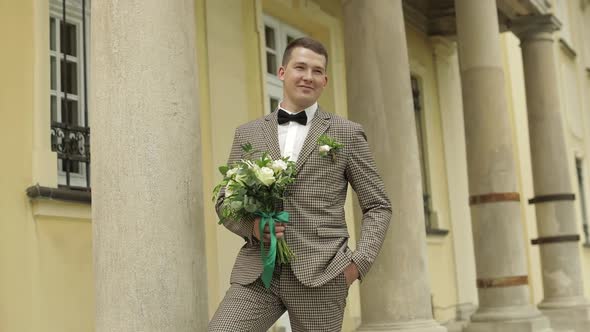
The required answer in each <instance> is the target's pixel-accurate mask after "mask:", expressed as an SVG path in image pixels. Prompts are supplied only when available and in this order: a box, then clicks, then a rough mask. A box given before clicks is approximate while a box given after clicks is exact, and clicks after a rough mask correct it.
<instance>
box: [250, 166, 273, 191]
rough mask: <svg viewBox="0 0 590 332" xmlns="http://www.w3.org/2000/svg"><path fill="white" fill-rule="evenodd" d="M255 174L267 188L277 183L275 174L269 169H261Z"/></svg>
mask: <svg viewBox="0 0 590 332" xmlns="http://www.w3.org/2000/svg"><path fill="white" fill-rule="evenodd" d="M254 173H255V174H256V177H257V178H258V180H260V182H262V184H264V185H265V186H270V185H271V184H273V183H274V182H275V177H274V175H275V172H274V171H273V170H272V169H270V168H268V167H261V168H260V169H257V170H255V171H254Z"/></svg>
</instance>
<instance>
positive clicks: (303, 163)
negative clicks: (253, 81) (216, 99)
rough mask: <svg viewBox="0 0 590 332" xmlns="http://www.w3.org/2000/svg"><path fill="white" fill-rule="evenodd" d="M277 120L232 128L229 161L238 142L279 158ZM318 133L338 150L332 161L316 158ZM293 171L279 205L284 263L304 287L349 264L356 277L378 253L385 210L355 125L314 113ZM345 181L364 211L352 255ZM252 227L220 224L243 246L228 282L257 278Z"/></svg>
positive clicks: (382, 194)
mask: <svg viewBox="0 0 590 332" xmlns="http://www.w3.org/2000/svg"><path fill="white" fill-rule="evenodd" d="M276 117H277V114H276V112H273V113H271V114H269V115H267V116H266V117H263V118H260V119H257V120H255V121H252V122H249V123H247V124H244V125H242V126H240V127H238V128H237V129H236V133H235V137H234V141H233V145H232V148H231V153H230V157H229V161H228V162H229V163H231V162H234V161H236V160H239V159H240V158H241V157H242V149H241V145H243V144H246V143H251V144H252V146H253V147H254V149H257V150H262V151H268V152H269V153H270V155H271V157H272V158H273V159H278V158H280V157H281V153H280V148H279V142H278V130H277V119H276ZM324 133H325V134H327V135H329V136H330V137H332V138H334V139H335V140H336V141H338V142H339V143H342V144H343V145H344V146H343V147H342V149H341V150H340V151H338V152H337V153H336V158H335V160H332V158H330V157H322V156H320V154H319V151H318V143H317V140H318V138H319V137H320V136H321V135H322V134H324ZM296 169H297V173H298V174H297V178H296V181H295V183H294V184H292V185H291V186H289V188H288V189H287V191H288V194H289V197H288V198H287V199H286V200H285V201H284V204H283V209H284V210H285V211H287V212H289V215H290V218H289V224H288V225H287V228H286V231H285V239H286V241H287V244H288V245H289V247H290V248H291V249H292V251H293V252H294V254H295V256H296V257H295V259H294V260H293V261H292V262H291V268H292V270H293V273H294V275H295V276H296V277H297V279H298V280H299V281H301V283H302V284H304V285H305V286H308V287H318V286H321V285H324V284H326V283H327V282H328V281H330V280H332V279H334V278H335V277H336V276H338V275H339V274H341V273H342V271H343V270H344V268H345V267H346V266H347V265H348V264H350V262H351V261H353V262H354V263H355V264H356V265H357V266H358V269H359V272H360V274H361V279H362V277H364V276H365V275H366V274H367V273H368V271H369V269H370V267H371V264H372V263H373V262H374V260H375V258H376V257H377V254H378V253H379V250H380V248H381V246H382V244H383V240H384V238H385V234H386V231H387V228H388V226H389V221H390V219H391V205H390V202H389V199H388V197H387V194H386V192H385V188H384V185H383V182H382V180H381V178H380V176H379V174H378V173H377V168H376V166H375V163H374V161H373V158H372V155H371V152H370V150H369V145H368V143H367V140H366V136H365V133H364V131H363V129H362V127H361V126H360V125H359V124H357V123H354V122H351V121H349V120H346V119H344V118H341V117H339V116H336V115H334V114H330V113H327V112H324V111H322V110H321V109H318V111H317V112H316V114H315V116H314V118H313V119H312V124H311V128H310V131H309V133H308V135H307V137H306V139H305V143H304V145H303V147H302V149H301V153H300V155H299V158H298V160H297V163H296ZM348 183H350V184H351V186H352V188H353V189H354V190H355V192H356V194H357V197H358V200H359V203H360V206H361V209H362V212H363V218H362V226H361V232H360V238H359V239H358V242H357V247H356V250H355V251H354V252H352V251H351V250H350V248H349V247H348V238H349V233H348V230H347V227H346V221H345V217H344V202H345V200H346V192H347V187H348ZM222 201H223V193H222V194H221V195H220V198H219V200H218V201H217V204H216V207H217V210H218V211H219V206H220V204H221V203H222ZM253 223H254V221H253V219H249V220H242V221H228V222H226V223H224V225H225V226H226V227H227V228H228V229H229V230H231V231H232V232H234V233H236V234H238V235H239V236H241V237H243V238H244V239H246V241H247V242H246V244H245V245H244V246H243V247H242V248H241V250H240V252H239V254H238V257H237V259H236V262H235V264H234V268H233V270H232V275H231V283H232V284H233V283H237V284H240V285H248V284H250V283H252V282H254V281H255V280H256V279H257V278H258V277H259V276H260V275H261V273H262V263H261V258H260V247H259V246H258V245H254V244H253V243H252V228H253Z"/></svg>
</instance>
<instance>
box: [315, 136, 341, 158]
mask: <svg viewBox="0 0 590 332" xmlns="http://www.w3.org/2000/svg"><path fill="white" fill-rule="evenodd" d="M318 146H319V147H318V150H319V152H320V156H322V157H328V156H330V157H332V161H336V153H337V152H339V151H340V149H342V147H343V146H344V145H343V144H341V143H338V142H337V141H336V140H335V139H333V138H332V137H330V136H328V135H326V134H323V135H322V136H320V138H318Z"/></svg>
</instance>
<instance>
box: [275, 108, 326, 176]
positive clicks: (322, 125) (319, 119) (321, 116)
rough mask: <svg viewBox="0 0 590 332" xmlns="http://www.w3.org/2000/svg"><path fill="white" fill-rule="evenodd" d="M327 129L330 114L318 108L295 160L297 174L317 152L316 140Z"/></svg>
mask: <svg viewBox="0 0 590 332" xmlns="http://www.w3.org/2000/svg"><path fill="white" fill-rule="evenodd" d="M275 127H276V126H275ZM328 127H330V113H327V112H324V111H322V110H321V109H320V108H319V107H318V110H317V112H316V114H315V116H314V118H313V119H312V122H311V128H309V133H307V137H306V138H305V142H304V143H303V147H302V148H301V152H300V153H299V158H297V163H296V166H295V169H296V171H297V172H299V169H301V166H303V164H304V163H305V161H306V160H307V158H309V156H310V155H311V153H312V152H313V151H315V150H317V148H318V143H317V141H318V138H320V136H322V134H323V133H325V132H326V130H328ZM277 141H278V140H277ZM279 154H280V153H279Z"/></svg>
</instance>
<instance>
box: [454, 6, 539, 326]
mask: <svg viewBox="0 0 590 332" xmlns="http://www.w3.org/2000/svg"><path fill="white" fill-rule="evenodd" d="M455 10H456V18H457V33H458V46H459V59H460V68H461V80H462V91H463V107H464V119H465V138H466V144H467V168H468V177H469V195H470V197H469V203H470V206H471V219H472V223H473V242H474V248H475V260H476V272H477V287H478V296H479V308H478V310H477V311H476V313H475V314H474V315H472V316H471V323H470V324H469V325H468V326H467V328H466V331H469V332H475V331H478V332H479V331H486V332H487V331H503V332H511V331H519V332H521V331H522V332H524V331H550V328H549V320H548V319H547V318H546V317H545V316H543V315H542V314H541V313H540V312H539V310H537V309H536V308H535V307H534V306H533V305H532V304H531V303H530V299H531V297H530V293H529V291H530V290H529V286H528V269H527V258H526V251H525V240H524V239H525V237H524V234H523V233H524V229H523V225H522V221H521V214H520V199H521V197H520V195H519V188H518V181H517V173H516V172H517V170H516V162H515V160H514V154H513V153H514V152H513V151H514V147H513V138H512V132H511V126H510V118H509V113H508V109H507V101H506V96H505V93H504V89H505V86H504V84H505V83H504V71H503V68H502V62H501V61H502V54H501V51H500V41H499V26H498V15H497V8H496V1H495V0H478V1H473V0H455Z"/></svg>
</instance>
